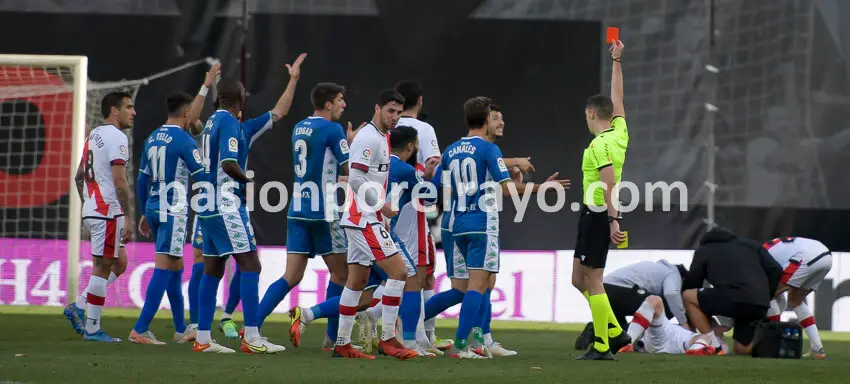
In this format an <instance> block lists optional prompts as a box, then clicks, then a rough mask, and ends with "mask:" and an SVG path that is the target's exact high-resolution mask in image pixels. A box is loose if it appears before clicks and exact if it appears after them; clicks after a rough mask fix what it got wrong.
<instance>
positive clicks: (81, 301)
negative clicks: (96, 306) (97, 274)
mask: <svg viewBox="0 0 850 384" xmlns="http://www.w3.org/2000/svg"><path fill="white" fill-rule="evenodd" d="M116 279H118V275H116V274H115V272H109V278H108V279H106V285H107V286H109V285H110V284H112V283H113V282H114V281H115V280H116ZM89 284H91V280H89ZM88 293H89V286H86V289H84V290H83V292H82V293H80V295H79V296H77V308H80V309H82V310H84V311H85V310H86V304H87V303H88V301H87V299H86V296H87V295H88Z"/></svg>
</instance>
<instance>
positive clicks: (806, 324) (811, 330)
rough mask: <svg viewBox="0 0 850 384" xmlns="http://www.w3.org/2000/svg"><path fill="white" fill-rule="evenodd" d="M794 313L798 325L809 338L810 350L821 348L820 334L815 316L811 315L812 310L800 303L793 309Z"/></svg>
mask: <svg viewBox="0 0 850 384" xmlns="http://www.w3.org/2000/svg"><path fill="white" fill-rule="evenodd" d="M794 313H796V314H797V318H798V319H800V320H799V321H800V325H802V326H803V329H805V330H806V336H808V337H809V344H810V345H811V347H812V350H818V349H821V348H823V344H822V343H821V341H820V333H818V326H817V324H816V323H815V315H814V313H812V310H811V309H810V308H809V306H808V305H806V303H802V304H800V305H798V306H797V308H794Z"/></svg>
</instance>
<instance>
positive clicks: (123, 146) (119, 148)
mask: <svg viewBox="0 0 850 384" xmlns="http://www.w3.org/2000/svg"><path fill="white" fill-rule="evenodd" d="M118 151H119V152H121V154H122V155H124V156H127V146H126V145H124V144H121V146H120V147H118Z"/></svg>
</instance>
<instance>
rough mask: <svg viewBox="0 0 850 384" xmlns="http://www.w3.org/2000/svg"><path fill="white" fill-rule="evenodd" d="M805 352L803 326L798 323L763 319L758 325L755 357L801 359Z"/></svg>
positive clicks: (754, 339) (754, 345)
mask: <svg viewBox="0 0 850 384" xmlns="http://www.w3.org/2000/svg"><path fill="white" fill-rule="evenodd" d="M802 354H803V327H801V326H800V324H798V323H789V322H782V321H762V322H759V323H758V325H756V332H755V337H754V338H753V357H767V358H774V359H799V358H801V357H802Z"/></svg>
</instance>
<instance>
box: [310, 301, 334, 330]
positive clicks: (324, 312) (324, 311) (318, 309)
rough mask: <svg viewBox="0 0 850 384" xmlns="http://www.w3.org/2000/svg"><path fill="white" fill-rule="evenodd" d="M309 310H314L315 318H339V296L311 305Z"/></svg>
mask: <svg viewBox="0 0 850 384" xmlns="http://www.w3.org/2000/svg"><path fill="white" fill-rule="evenodd" d="M309 311H310V312H313V320H315V319H321V318H325V317H327V318H329V319H330V318H334V317H336V318H337V319H339V296H335V297H331V298H328V299H327V300H325V301H323V302H321V303H319V304H316V305H314V306H312V307H310V309H309ZM328 337H330V334H328ZM331 340H336V339H331Z"/></svg>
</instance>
